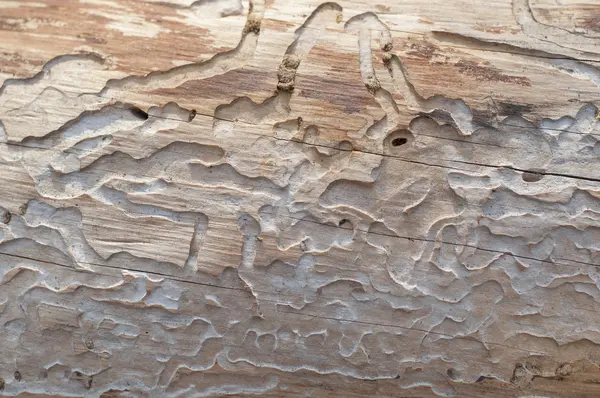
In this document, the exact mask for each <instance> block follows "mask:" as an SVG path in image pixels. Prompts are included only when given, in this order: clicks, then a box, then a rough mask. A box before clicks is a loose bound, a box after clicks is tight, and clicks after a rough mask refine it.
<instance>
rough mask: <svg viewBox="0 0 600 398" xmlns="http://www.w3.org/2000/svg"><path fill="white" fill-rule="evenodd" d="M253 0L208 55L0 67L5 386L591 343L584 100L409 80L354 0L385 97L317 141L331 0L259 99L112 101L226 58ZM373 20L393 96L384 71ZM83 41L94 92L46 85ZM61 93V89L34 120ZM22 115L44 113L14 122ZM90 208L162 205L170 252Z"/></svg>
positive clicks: (599, 294) (591, 219)
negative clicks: (488, 108)
mask: <svg viewBox="0 0 600 398" xmlns="http://www.w3.org/2000/svg"><path fill="white" fill-rule="evenodd" d="M250 5H251V7H250V8H251V10H250V12H249V13H248V21H247V23H246V27H245V28H244V30H243V32H242V37H241V39H240V43H239V45H238V47H236V48H235V49H234V50H232V51H229V52H226V53H221V54H218V55H216V56H214V57H213V58H211V59H210V60H208V61H205V62H198V63H194V64H190V65H186V66H182V67H176V68H174V69H171V70H169V71H164V72H154V73H151V74H149V75H147V76H144V77H121V78H115V77H111V76H109V74H108V73H107V72H106V71H102V70H101V68H100V67H99V65H101V60H97V59H88V58H77V57H67V58H64V59H61V60H55V61H53V62H52V63H49V64H48V65H46V67H45V68H44V70H43V71H42V72H41V73H40V74H39V75H38V76H36V77H34V78H32V79H28V80H12V81H8V82H6V83H5V85H4V86H3V89H2V91H1V95H0V110H1V112H2V113H1V114H0V115H1V120H2V121H3V124H2V125H0V127H1V130H0V132H1V133H2V135H1V138H2V141H3V143H2V144H1V147H0V159H2V162H3V164H4V165H5V166H6V167H7V169H8V168H14V169H15V170H20V171H18V172H17V171H15V173H21V174H22V175H27V176H28V177H29V179H30V181H29V182H28V184H29V187H30V188H31V189H30V191H32V192H34V193H35V195H34V196H33V197H28V198H27V201H26V202H25V203H18V202H15V201H16V200H17V199H14V198H19V197H21V196H24V197H26V196H27V193H24V194H23V195H21V194H19V195H17V194H16V193H15V196H14V198H13V199H9V200H7V201H6V203H3V206H5V207H6V208H2V209H0V210H1V211H2V215H3V216H2V224H1V225H0V285H2V289H0V325H2V330H3V332H4V336H5V338H4V339H0V352H1V353H2V354H3V355H2V356H0V358H1V359H0V361H1V364H2V365H1V366H0V377H1V378H2V383H0V388H2V389H3V391H4V392H6V393H8V394H11V395H16V394H19V393H21V392H29V393H37V394H75V395H86V396H98V395H101V394H103V393H109V392H111V393H114V392H122V393H123V394H125V393H126V392H130V393H132V394H137V395H139V396H143V395H144V394H151V395H152V396H221V395H228V394H247V395H251V394H256V395H263V394H264V395H266V394H274V395H275V396H280V395H283V393H284V392H285V391H286V390H287V389H288V388H290V387H289V385H288V383H289V382H290V380H291V379H290V377H294V376H290V375H296V374H308V375H310V377H315V378H319V377H325V376H327V377H330V378H335V377H346V378H348V380H356V379H358V380H389V381H390V382H392V383H393V386H395V387H400V388H410V387H415V386H427V387H429V388H430V389H431V390H432V392H433V393H434V394H437V395H443V396H453V395H456V394H457V390H456V388H457V387H456V386H457V383H475V382H477V381H479V380H481V378H482V377H484V378H494V379H497V380H500V381H502V382H505V383H513V384H517V385H519V386H521V387H523V388H525V387H526V385H527V382H528V381H529V380H531V378H532V377H534V376H542V377H554V376H557V375H559V376H560V375H568V374H570V373H572V372H575V371H577V369H579V368H581V367H583V366H584V365H582V364H590V363H591V364H593V365H594V366H595V365H596V360H597V359H596V358H597V356H598V353H599V351H598V344H600V334H599V331H598V326H597V325H598V324H599V321H600V319H599V315H598V314H599V312H598V301H599V300H600V290H599V287H600V278H599V275H600V274H599V272H598V269H599V268H598V267H599V266H600V262H599V260H598V256H597V253H598V250H599V249H600V248H599V247H598V243H597V242H598V241H600V239H598V237H597V236H596V234H597V233H598V231H600V230H599V229H598V228H599V224H598V222H599V220H600V217H599V214H600V206H599V204H598V203H599V202H598V192H599V190H600V181H599V180H598V179H597V177H596V176H595V171H596V169H597V166H598V160H597V159H598V153H597V152H598V139H597V136H596V135H595V134H598V130H599V124H598V123H599V121H598V120H597V118H596V115H597V112H598V110H597V109H596V108H595V107H594V106H593V105H586V106H584V107H583V108H582V109H581V110H580V112H579V113H578V114H577V115H575V116H574V117H565V118H563V119H560V120H543V121H542V122H541V123H539V124H533V123H531V122H529V121H527V120H525V119H523V118H520V117H509V118H507V119H505V120H504V121H503V122H501V123H499V124H498V125H497V126H488V125H481V124H478V122H477V121H476V120H474V118H473V113H472V111H471V109H470V108H469V107H468V105H467V104H466V103H465V102H464V101H462V100H457V99H448V98H445V97H443V96H435V97H432V98H427V99H426V98H423V97H422V96H421V95H419V93H418V92H417V90H416V89H415V87H414V86H413V85H412V84H411V83H410V80H409V77H408V71H407V69H406V67H405V66H404V65H403V64H402V62H401V60H400V59H399V58H398V56H397V55H395V54H394V53H393V46H392V44H393V40H392V35H391V33H390V31H389V30H388V29H387V27H386V26H385V24H383V23H382V22H381V21H380V20H379V19H378V17H377V16H376V15H375V14H372V13H367V14H361V15H357V16H354V17H353V18H351V19H350V20H348V22H347V23H346V25H345V29H346V32H347V33H348V34H356V36H357V51H358V52H359V59H360V64H359V65H357V67H358V68H360V72H361V76H362V79H363V82H364V84H365V86H366V89H367V90H368V91H369V92H370V93H371V94H372V95H373V97H374V98H375V100H376V101H377V103H378V104H379V105H380V106H381V108H382V110H383V111H384V113H385V116H384V117H383V119H381V120H378V121H375V122H373V123H372V124H370V125H368V126H366V127H365V128H364V129H363V130H362V131H358V132H356V131H355V132H348V134H347V137H345V139H344V140H342V141H340V142H338V143H336V145H332V143H331V142H326V141H323V140H324V139H323V138H322V137H321V136H320V135H319V126H315V125H313V124H310V123H308V122H307V121H305V120H303V119H302V118H295V117H294V115H295V111H294V110H293V109H292V108H293V106H292V104H293V103H292V99H293V98H294V95H295V94H294V93H295V85H296V74H297V70H298V68H299V66H300V65H301V63H303V62H305V60H306V58H307V55H308V54H309V52H310V51H311V49H312V48H313V46H314V45H315V43H316V42H317V41H318V40H319V36H320V35H321V34H322V33H323V32H324V31H325V29H326V28H327V26H329V25H333V24H335V23H337V22H339V21H340V20H341V19H342V17H341V12H342V9H341V7H340V6H339V5H337V4H334V3H326V4H323V5H321V6H320V7H318V8H317V9H316V10H314V12H313V14H312V15H311V16H310V17H308V18H307V20H306V22H305V24H304V25H303V26H301V27H300V28H299V29H298V31H297V34H296V37H295V39H294V41H293V42H292V43H291V44H290V45H289V47H288V49H287V51H286V52H285V55H284V58H283V60H282V62H281V65H280V67H279V70H278V71H272V72H273V73H277V76H278V82H277V86H276V91H275V94H274V95H273V96H272V97H270V98H268V99H266V100H265V101H263V102H262V103H255V102H253V101H252V100H250V99H249V98H237V99H235V100H233V101H232V102H231V103H228V104H222V105H221V106H219V107H217V109H215V114H214V118H207V117H205V116H202V115H196V113H195V111H193V110H188V109H184V108H182V107H180V106H178V105H177V104H173V103H170V104H166V105H164V106H156V107H152V108H149V109H147V110H146V111H144V110H141V109H139V108H137V107H136V106H135V105H134V104H131V103H128V100H129V99H130V98H134V97H130V94H131V93H135V92H138V91H147V90H152V89H156V88H164V89H166V88H173V87H176V86H179V85H181V84H183V83H185V82H186V81H188V80H195V79H204V78H207V77H210V76H213V75H215V74H223V73H226V72H227V71H229V70H233V69H236V68H240V67H242V66H243V65H244V64H245V63H246V62H248V61H249V60H250V59H251V58H252V54H253V53H254V51H255V49H256V46H257V43H258V38H259V32H260V26H261V19H262V16H263V8H264V5H263V4H261V3H260V2H257V1H255V2H251V3H250ZM372 36H376V38H377V39H378V41H379V46H380V49H381V51H382V52H383V64H384V65H385V66H386V67H387V68H388V70H389V72H390V78H391V79H392V82H393V86H394V88H393V89H390V90H392V91H393V90H394V89H395V90H397V91H398V92H399V93H400V95H401V96H402V97H403V98H404V100H405V103H406V104H398V103H396V101H395V99H394V96H393V95H392V93H391V91H388V90H387V89H385V88H383V87H382V83H381V81H382V80H380V79H378V77H377V75H376V72H375V67H374V66H373V49H372V43H371V42H372ZM84 64H85V67H86V68H87V67H88V64H89V65H94V66H93V67H92V69H93V68H96V67H98V68H100V69H98V74H96V75H94V73H89V75H93V76H95V77H93V78H90V79H89V80H85V78H84V76H80V78H81V79H82V84H81V89H82V92H85V93H87V94H85V95H75V96H69V95H67V94H65V93H63V92H62V91H61V90H60V89H59V88H57V87H60V84H61V83H60V79H61V75H63V74H65V73H66V72H65V71H70V70H79V69H80V68H83V66H82V65H84ZM92 72H96V71H95V70H92ZM66 74H67V75H69V74H68V73H66ZM98 76H99V77H98ZM97 79H100V80H102V79H103V82H102V83H101V84H99V80H97ZM90 88H92V90H91V91H93V92H95V93H97V94H96V95H94V94H89V92H91V91H90ZM63 99H65V100H66V101H68V103H69V104H71V103H72V104H73V105H72V108H73V109H72V111H73V112H74V113H73V114H66V115H65V114H63V115H62V116H56V119H53V120H52V121H51V122H49V123H46V124H45V123H40V122H39V121H40V120H41V121H43V120H44V118H45V117H46V115H50V114H52V109H46V110H47V112H44V107H45V106H48V104H52V103H55V102H56V101H62V100H63ZM113 99H115V100H118V101H125V102H115V101H113ZM403 105H408V106H409V107H410V108H412V109H413V110H415V111H416V112H415V117H414V118H413V119H412V121H411V123H410V124H409V125H408V126H402V124H401V119H400V118H399V109H400V107H401V106H403ZM418 112H420V113H421V114H420V115H418V114H417V113H418ZM52 117H53V118H54V117H55V116H52ZM61 117H62V119H61ZM26 119H27V120H29V121H30V122H31V121H38V123H33V124H35V125H36V126H41V125H44V126H46V129H47V131H42V130H36V131H30V133H26V131H25V130H24V127H23V126H24V124H23V123H25V122H24V120H26ZM207 123H208V124H207ZM199 125H204V129H205V130H203V131H201V132H200V133H198V132H197V131H193V132H189V134H188V133H186V131H187V130H186V129H190V128H191V127H190V126H193V127H197V126H199ZM256 125H258V126H269V127H270V129H271V131H270V132H267V133H264V134H255V133H254V132H253V131H248V130H251V129H250V127H249V126H256ZM175 130H181V131H183V133H182V134H180V135H178V136H177V137H181V136H184V137H188V139H186V140H185V141H181V140H174V139H173V138H172V136H170V135H169V131H175ZM567 131H568V132H567ZM186 134H187V135H186ZM443 162H451V164H452V165H454V166H453V167H449V166H448V165H447V164H450V163H443ZM10 191H11V189H10V188H8V192H10ZM19 205H21V206H20V208H19V210H18V211H16V207H18V206H19ZM111 212H113V213H114V214H113V213H111ZM109 214H110V215H109ZM115 214H116V215H115ZM102 216H105V217H107V220H109V221H107V225H108V224H110V223H114V222H115V218H114V217H116V219H117V220H119V221H118V223H121V224H123V225H142V226H143V225H146V228H148V229H151V228H150V227H149V226H150V225H159V226H160V227H161V228H166V230H170V229H172V230H173V231H175V232H173V235H174V236H176V238H175V239H173V243H172V244H173V245H177V244H179V245H180V246H179V247H183V248H184V250H183V251H184V252H185V253H183V254H182V255H180V256H178V257H177V258H176V259H175V258H173V259H171V258H168V259H167V260H165V258H164V257H165V256H164V255H162V254H161V253H160V252H161V251H162V250H165V249H164V248H161V244H160V242H145V243H146V244H149V245H152V247H154V248H153V249H152V248H148V249H147V252H144V249H139V248H137V249H136V250H135V253H132V250H126V249H125V248H124V247H123V245H125V242H124V239H122V240H121V246H119V240H118V239H116V240H115V242H116V244H115V243H113V242H112V241H111V240H110V239H109V238H110V232H108V233H107V234H105V235H104V240H103V239H90V238H89V236H97V235H98V236H102V234H98V232H97V231H95V230H96V229H98V228H102V227H103V226H102V224H99V223H100V221H101V220H102ZM110 217H113V218H110ZM136 220H142V224H133V223H134V222H136ZM90 223H92V224H90ZM94 223H96V224H94ZM144 223H145V224H144ZM153 223H156V224H153ZM126 228H127V227H126ZM157 228H158V227H157ZM176 228H179V229H176ZM166 230H165V231H166ZM180 231H185V235H184V236H182V235H183V234H180ZM159 232H160V231H159ZM157 235H161V234H160V233H159V234H157ZM164 235H169V233H167V232H165V233H164ZM169 236H170V235H169ZM181 242H183V243H181ZM133 246H135V245H133ZM138 246H139V245H138ZM174 250H175V249H174ZM180 251H181V250H180ZM101 252H102V253H104V254H102V253H101ZM166 257H168V256H166ZM540 358H546V359H545V360H542V359H540ZM547 358H550V359H551V360H547ZM304 392H305V393H307V394H310V390H309V387H306V391H304Z"/></svg>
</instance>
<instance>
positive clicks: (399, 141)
mask: <svg viewBox="0 0 600 398" xmlns="http://www.w3.org/2000/svg"><path fill="white" fill-rule="evenodd" d="M407 142H408V140H407V139H406V138H403V137H398V138H394V139H393V140H392V146H394V147H398V146H402V145H404V144H406V143H407Z"/></svg>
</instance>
